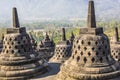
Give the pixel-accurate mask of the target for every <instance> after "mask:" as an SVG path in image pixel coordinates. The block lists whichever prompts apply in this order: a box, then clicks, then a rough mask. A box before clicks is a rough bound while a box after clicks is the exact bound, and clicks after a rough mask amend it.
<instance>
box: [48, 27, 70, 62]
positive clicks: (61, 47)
mask: <svg viewBox="0 0 120 80" xmlns="http://www.w3.org/2000/svg"><path fill="white" fill-rule="evenodd" d="M61 40H62V41H59V42H58V43H57V44H56V47H55V52H54V55H53V57H52V58H51V59H50V62H57V63H63V62H64V61H66V60H67V59H68V58H69V57H70V56H71V48H72V45H71V43H70V42H69V41H68V40H66V35H65V29H64V28H63V29H62V39H61Z"/></svg>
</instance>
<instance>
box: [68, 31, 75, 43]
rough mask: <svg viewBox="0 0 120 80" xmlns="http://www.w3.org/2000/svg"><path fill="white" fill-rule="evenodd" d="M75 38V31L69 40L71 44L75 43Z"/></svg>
mask: <svg viewBox="0 0 120 80" xmlns="http://www.w3.org/2000/svg"><path fill="white" fill-rule="evenodd" d="M74 38H75V36H74V34H73V32H71V35H70V40H69V41H70V43H71V45H73V41H74Z"/></svg>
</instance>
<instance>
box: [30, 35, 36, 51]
mask: <svg viewBox="0 0 120 80" xmlns="http://www.w3.org/2000/svg"><path fill="white" fill-rule="evenodd" d="M29 37H30V42H31V45H32V48H33V49H35V50H36V48H37V45H36V40H35V39H34V38H33V35H32V34H29Z"/></svg>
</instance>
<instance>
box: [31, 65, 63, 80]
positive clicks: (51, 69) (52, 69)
mask: <svg viewBox="0 0 120 80" xmlns="http://www.w3.org/2000/svg"><path fill="white" fill-rule="evenodd" d="M60 65H61V64H60V63H49V71H48V72H47V73H45V74H43V75H40V76H37V77H35V78H33V79H35V80H39V79H41V78H46V77H49V76H55V75H56V74H57V73H58V72H59V71H60ZM33 79H32V80H33Z"/></svg>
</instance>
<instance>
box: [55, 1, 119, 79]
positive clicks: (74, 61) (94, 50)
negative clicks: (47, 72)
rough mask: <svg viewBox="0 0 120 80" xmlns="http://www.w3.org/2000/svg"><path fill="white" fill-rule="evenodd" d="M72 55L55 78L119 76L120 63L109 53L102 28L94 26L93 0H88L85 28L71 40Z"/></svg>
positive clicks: (110, 77)
mask: <svg viewBox="0 0 120 80" xmlns="http://www.w3.org/2000/svg"><path fill="white" fill-rule="evenodd" d="M72 49H73V52H72V56H71V57H70V58H69V59H68V60H67V61H66V62H65V63H64V64H63V65H62V66H61V70H60V72H59V73H58V75H57V76H56V79H55V80H110V79H113V80H114V79H115V78H116V77H119V76H120V65H119V63H118V62H116V61H115V60H114V59H113V58H112V56H111V53H110V45H109V39H108V37H107V36H106V35H105V34H104V33H103V28H96V20H95V12H94V1H92V0H90V1H89V8H88V18H87V28H81V29H80V35H79V36H78V37H76V38H75V40H74V42H73V48H72Z"/></svg>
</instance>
